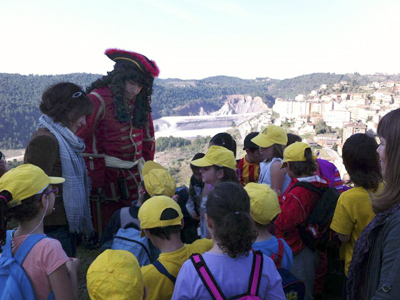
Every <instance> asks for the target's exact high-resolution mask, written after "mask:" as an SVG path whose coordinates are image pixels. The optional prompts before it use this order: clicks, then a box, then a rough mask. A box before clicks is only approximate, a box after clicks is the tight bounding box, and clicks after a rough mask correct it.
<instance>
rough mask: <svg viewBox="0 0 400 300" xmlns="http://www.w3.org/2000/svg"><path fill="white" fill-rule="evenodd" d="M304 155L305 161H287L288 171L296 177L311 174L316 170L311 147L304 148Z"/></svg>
mask: <svg viewBox="0 0 400 300" xmlns="http://www.w3.org/2000/svg"><path fill="white" fill-rule="evenodd" d="M304 157H305V159H306V161H290V162H288V164H289V165H290V171H292V172H293V174H294V175H295V176H296V177H300V176H312V175H314V173H315V171H316V170H317V163H316V162H315V160H314V159H313V155H312V150H311V148H306V149H304Z"/></svg>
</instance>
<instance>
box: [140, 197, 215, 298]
mask: <svg viewBox="0 0 400 300" xmlns="http://www.w3.org/2000/svg"><path fill="white" fill-rule="evenodd" d="M138 217H139V220H140V226H141V228H142V235H146V236H147V238H148V239H149V240H150V241H151V242H152V243H153V245H154V246H155V247H157V248H158V249H159V250H160V251H161V254H160V256H159V257H158V259H157V260H156V261H155V262H153V263H152V264H149V265H147V266H143V267H142V274H143V280H144V285H145V286H146V288H148V299H150V300H152V299H154V300H156V299H157V300H164V299H165V300H167V299H168V300H169V299H171V296H172V293H173V290H174V284H175V279H176V277H177V276H178V272H179V270H180V269H181V267H182V264H183V263H184V262H185V261H186V260H187V259H188V258H189V257H190V255H192V254H193V253H204V252H205V251H208V250H210V249H211V247H212V241H211V240H209V239H201V240H197V241H195V242H193V243H192V244H184V243H183V242H182V240H181V229H182V227H183V225H184V224H183V214H182V210H181V208H180V206H179V204H178V203H177V202H176V201H175V200H173V199H172V198H170V197H167V196H154V197H151V198H150V199H148V200H147V201H146V202H145V203H143V205H142V206H141V207H140V209H139V215H138Z"/></svg>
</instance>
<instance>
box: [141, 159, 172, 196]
mask: <svg viewBox="0 0 400 300" xmlns="http://www.w3.org/2000/svg"><path fill="white" fill-rule="evenodd" d="M142 173H143V181H144V187H145V189H146V191H147V192H148V193H149V195H150V196H154V195H165V196H168V197H172V196H173V195H175V189H176V183H175V180H174V179H173V178H172V176H171V174H169V173H168V171H167V169H165V168H164V167H163V166H162V165H160V164H159V163H156V162H155V161H152V160H149V161H146V163H145V164H144V165H143V170H142Z"/></svg>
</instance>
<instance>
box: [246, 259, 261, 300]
mask: <svg viewBox="0 0 400 300" xmlns="http://www.w3.org/2000/svg"><path fill="white" fill-rule="evenodd" d="M263 263H264V257H263V254H262V253H261V251H256V252H254V251H253V265H252V267H251V275H250V281H249V289H248V294H249V295H251V296H257V295H258V290H259V288H260V281H261V275H262V269H263Z"/></svg>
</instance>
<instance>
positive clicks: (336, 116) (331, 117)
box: [322, 110, 351, 128]
mask: <svg viewBox="0 0 400 300" xmlns="http://www.w3.org/2000/svg"><path fill="white" fill-rule="evenodd" d="M322 117H323V119H324V121H325V122H326V125H328V126H331V127H339V128H342V127H343V123H344V122H350V117H351V113H350V112H349V111H339V110H331V111H328V112H324V114H323V116H322Z"/></svg>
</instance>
